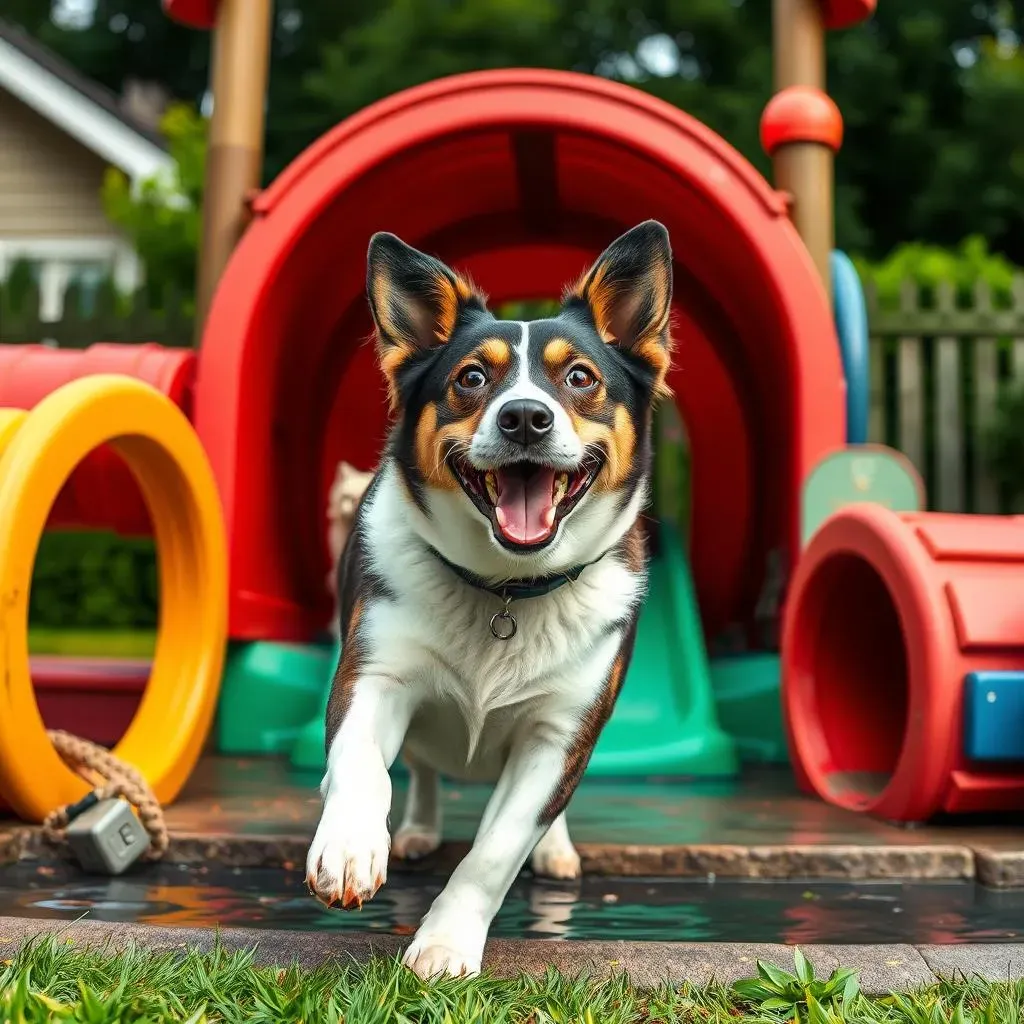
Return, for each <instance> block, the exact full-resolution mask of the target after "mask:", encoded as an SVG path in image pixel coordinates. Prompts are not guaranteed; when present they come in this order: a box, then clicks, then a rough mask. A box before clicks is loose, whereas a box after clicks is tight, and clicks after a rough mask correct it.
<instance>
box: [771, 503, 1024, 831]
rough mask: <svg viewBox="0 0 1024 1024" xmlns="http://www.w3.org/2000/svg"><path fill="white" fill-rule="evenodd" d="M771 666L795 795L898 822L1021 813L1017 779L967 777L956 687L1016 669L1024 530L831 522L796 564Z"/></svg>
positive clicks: (924, 518)
mask: <svg viewBox="0 0 1024 1024" xmlns="http://www.w3.org/2000/svg"><path fill="white" fill-rule="evenodd" d="M782 657H783V662H782V665H783V682H782V694H783V703H784V708H785V714H786V724H787V730H788V737H789V744H790V753H791V756H792V760H793V765H794V768H795V770H796V772H797V776H798V779H799V780H800V782H801V784H802V785H803V787H804V788H805V789H808V790H812V791H814V792H816V793H817V794H818V795H819V796H821V797H823V798H824V799H826V800H829V801H830V802H832V803H834V804H838V805H840V806H843V807H849V808H851V809H854V810H859V811H866V812H870V813H872V814H874V815H877V816H879V817H882V818H887V819H890V820H894V821H923V820H926V819H928V818H930V817H932V816H933V815H935V814H936V813H938V812H940V811H942V812H951V813H959V812H967V811H993V810H1016V809H1021V808H1024V772H1022V771H1021V768H1020V765H1019V764H1008V765H994V764H977V763H972V762H971V761H969V760H968V758H967V757H966V756H965V754H964V721H963V692H964V678H965V676H966V675H967V673H968V672H975V671H994V670H1006V669H1018V670H1019V669H1022V668H1024V517H1021V516H1016V517H996V516H960V515H943V514H939V513H915V514H897V513H894V512H891V511H889V510H887V509H885V508H882V507H881V506H877V505H858V506H853V507H850V508H848V509H846V510H844V511H841V512H839V513H837V514H836V515H834V516H833V517H832V518H830V519H829V520H828V521H827V522H826V523H824V524H823V525H822V527H821V529H820V530H819V531H818V533H817V534H815V536H814V538H813V539H812V540H811V542H810V544H809V545H808V547H807V550H806V551H805V553H804V555H803V557H802V559H801V560H800V564H799V566H798V568H797V572H796V574H795V577H794V579H793V584H792V589H791V591H790V594H789V597H788V603H787V609H786V616H785V624H784V633H783V655H782Z"/></svg>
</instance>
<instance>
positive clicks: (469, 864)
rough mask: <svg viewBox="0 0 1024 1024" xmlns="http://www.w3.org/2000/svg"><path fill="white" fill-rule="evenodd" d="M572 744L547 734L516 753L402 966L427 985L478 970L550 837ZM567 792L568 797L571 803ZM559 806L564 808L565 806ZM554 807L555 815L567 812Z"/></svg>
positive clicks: (530, 740)
mask: <svg viewBox="0 0 1024 1024" xmlns="http://www.w3.org/2000/svg"><path fill="white" fill-rule="evenodd" d="M569 744H570V739H569V737H567V736H564V735H557V736H556V735H553V734H552V731H549V730H545V731H544V732H543V733H540V734H538V733H537V732H534V733H532V734H530V735H526V736H524V737H523V738H522V739H521V740H519V741H518V742H517V743H516V744H515V745H514V746H513V748H512V750H511V752H510V754H509V758H508V761H507V762H506V764H505V769H504V771H503V772H502V774H501V777H500V778H499V780H498V785H497V786H496V787H495V790H494V793H493V795H492V796H491V799H490V800H489V801H488V804H487V808H486V810H485V811H484V817H483V821H482V822H481V825H480V830H479V831H478V832H477V835H476V839H475V840H474V842H473V847H472V849H471V850H470V851H469V853H468V854H467V855H466V857H465V859H464V860H463V861H462V862H461V863H460V864H459V865H458V867H456V869H455V870H454V871H453V872H452V876H451V878H450V879H449V881H448V884H447V885H446V886H445V887H444V889H443V890H442V892H441V894H440V895H439V896H438V897H437V899H435V900H434V903H433V905H432V906H431V908H430V910H429V911H428V912H427V915H426V916H425V917H424V918H423V922H422V924H421V925H420V927H419V930H418V931H417V932H416V936H415V938H414V939H413V942H412V945H411V946H410V947H409V949H408V950H407V951H406V953H405V957H404V963H405V964H406V965H407V966H408V967H411V968H412V969H413V970H414V971H415V972H416V973H417V974H418V975H419V976H420V977H421V978H430V977H433V976H435V975H437V974H450V975H456V976H457V975H463V974H465V975H472V974H477V973H479V971H480V962H481V959H482V958H483V952H484V942H485V941H486V939H487V929H488V927H489V926H490V923H491V921H492V919H493V918H494V915H495V914H496V913H497V912H498V908H499V907H500V906H501V902H502V900H503V899H504V898H505V894H506V893H507V892H508V890H509V887H510V886H511V885H512V882H513V881H514V880H515V877H516V875H517V874H518V873H519V869H520V868H521V867H522V866H523V864H524V862H525V861H526V858H527V857H528V856H529V855H530V851H531V850H532V849H533V848H534V847H535V846H536V845H537V842H538V841H539V840H540V838H541V836H542V835H544V833H545V832H546V831H547V821H546V820H544V818H545V811H546V810H547V809H548V808H549V806H550V805H551V803H552V801H553V799H554V798H553V796H552V794H553V791H555V785H554V784H553V782H552V780H558V779H562V778H564V775H565V766H566V754H567V752H568V749H569ZM568 796H569V793H568V792H566V793H565V797H564V800H567V799H568ZM564 800H561V801H560V802H561V803H564ZM561 809H562V808H561V807H560V806H555V807H553V813H555V814H557V813H558V812H559V811H561Z"/></svg>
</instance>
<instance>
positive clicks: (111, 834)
mask: <svg viewBox="0 0 1024 1024" xmlns="http://www.w3.org/2000/svg"><path fill="white" fill-rule="evenodd" d="M65 835H66V836H67V841H68V846H70V847H71V852H72V853H73V854H74V855H75V857H76V858H77V859H78V862H79V864H81V865H82V868H83V869H84V870H85V871H89V872H92V873H94V874H99V875H119V874H121V873H122V872H123V871H125V870H126V869H127V868H129V867H131V865H132V864H134V863H135V862H136V861H137V860H138V859H139V858H140V857H141V856H142V855H143V854H144V853H145V852H146V850H148V849H149V843H150V839H149V833H148V832H147V831H146V830H145V829H144V828H143V827H142V822H141V821H139V819H138V818H137V817H135V813H134V812H133V811H132V809H131V805H130V804H129V803H128V802H127V801H126V800H121V799H119V798H116V797H113V798H111V799H109V800H100V801H99V802H98V803H95V804H93V805H92V806H91V807H89V808H88V809H87V810H84V811H82V813H81V814H79V815H78V816H77V817H75V818H74V819H73V820H72V821H71V822H70V823H69V824H68V827H67V830H66V832H65Z"/></svg>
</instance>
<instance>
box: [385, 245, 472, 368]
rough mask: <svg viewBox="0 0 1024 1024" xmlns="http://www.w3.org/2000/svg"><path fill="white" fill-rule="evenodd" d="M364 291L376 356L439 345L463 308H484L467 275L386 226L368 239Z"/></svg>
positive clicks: (445, 339)
mask: <svg viewBox="0 0 1024 1024" xmlns="http://www.w3.org/2000/svg"><path fill="white" fill-rule="evenodd" d="M366 292H367V295H368V296H369V298H370V311H371V312H372V313H373V320H374V323H375V324H376V326H377V337H378V342H379V344H380V348H381V356H382V358H386V357H387V355H388V353H389V350H393V349H397V350H399V351H400V352H401V353H402V354H403V355H412V354H413V353H414V352H417V351H421V350H423V349H428V348H434V347H435V346H437V345H443V344H445V343H446V342H447V341H448V339H449V338H450V337H451V335H452V331H454V330H455V325H456V323H457V322H458V318H459V314H460V313H461V312H462V311H463V310H464V309H465V308H467V307H470V306H473V307H475V308H477V309H483V308H484V303H483V299H482V297H481V296H480V295H478V294H477V293H476V292H474V290H473V287H472V285H471V284H470V283H469V282H468V281H466V280H464V279H463V278H462V277H460V276H459V275H458V274H456V273H455V271H454V270H452V269H451V268H450V267H446V266H445V265H444V264H443V263H442V262H441V261H440V260H437V259H434V257H433V256H428V255H427V254H426V253H423V252H420V251H419V250H418V249H414V248H413V247H412V246H411V245H406V244H405V242H403V241H402V240H401V239H400V238H398V237H397V236H395V235H392V234H389V233H388V232H386V231H380V232H378V233H377V234H375V235H374V236H373V238H371V239H370V249H369V252H368V253H367V255H366Z"/></svg>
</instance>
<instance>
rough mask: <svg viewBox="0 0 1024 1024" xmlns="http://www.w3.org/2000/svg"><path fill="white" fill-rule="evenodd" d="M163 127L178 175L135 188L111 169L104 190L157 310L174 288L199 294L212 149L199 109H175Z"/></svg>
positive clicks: (110, 215) (109, 213) (109, 209)
mask: <svg viewBox="0 0 1024 1024" xmlns="http://www.w3.org/2000/svg"><path fill="white" fill-rule="evenodd" d="M160 128H161V131H162V132H163V134H164V136H165V137H166V139H167V144H168V148H169V150H170V154H171V156H172V157H173V158H174V163H175V170H174V173H173V174H172V175H171V176H170V177H166V176H164V177H161V176H156V177H152V178H149V179H147V180H145V181H143V182H142V183H141V184H139V185H138V186H135V187H133V186H132V184H131V183H130V182H129V181H128V179H127V178H126V177H125V175H124V174H123V173H122V172H121V171H119V170H116V169H114V168H110V169H108V170H107V173H106V176H105V178H104V181H103V191H102V199H103V208H104V211H105V212H106V215H107V217H108V219H109V220H110V221H111V222H112V223H114V224H115V225H117V226H118V227H119V228H121V230H122V231H124V232H125V234H126V235H127V236H128V237H129V238H130V239H131V241H132V243H133V245H134V246H135V249H136V251H137V252H138V254H139V257H140V258H141V260H142V262H143V264H144V265H145V268H146V285H147V290H148V291H149V304H150V308H152V309H160V308H162V304H161V300H162V297H163V295H164V294H165V293H166V292H167V291H169V290H170V291H175V292H177V293H179V294H181V295H188V296H191V295H192V294H193V293H194V291H195V278H196V261H197V259H198V253H199V238H200V233H201V230H202V202H203V184H204V177H205V168H206V150H207V122H206V119H205V118H204V117H202V116H200V114H199V113H198V112H197V111H196V110H195V108H194V107H191V106H189V105H187V104H182V103H179V104H174V105H172V106H171V107H169V108H168V110H167V113H166V114H164V117H163V120H162V121H161V125H160Z"/></svg>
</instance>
